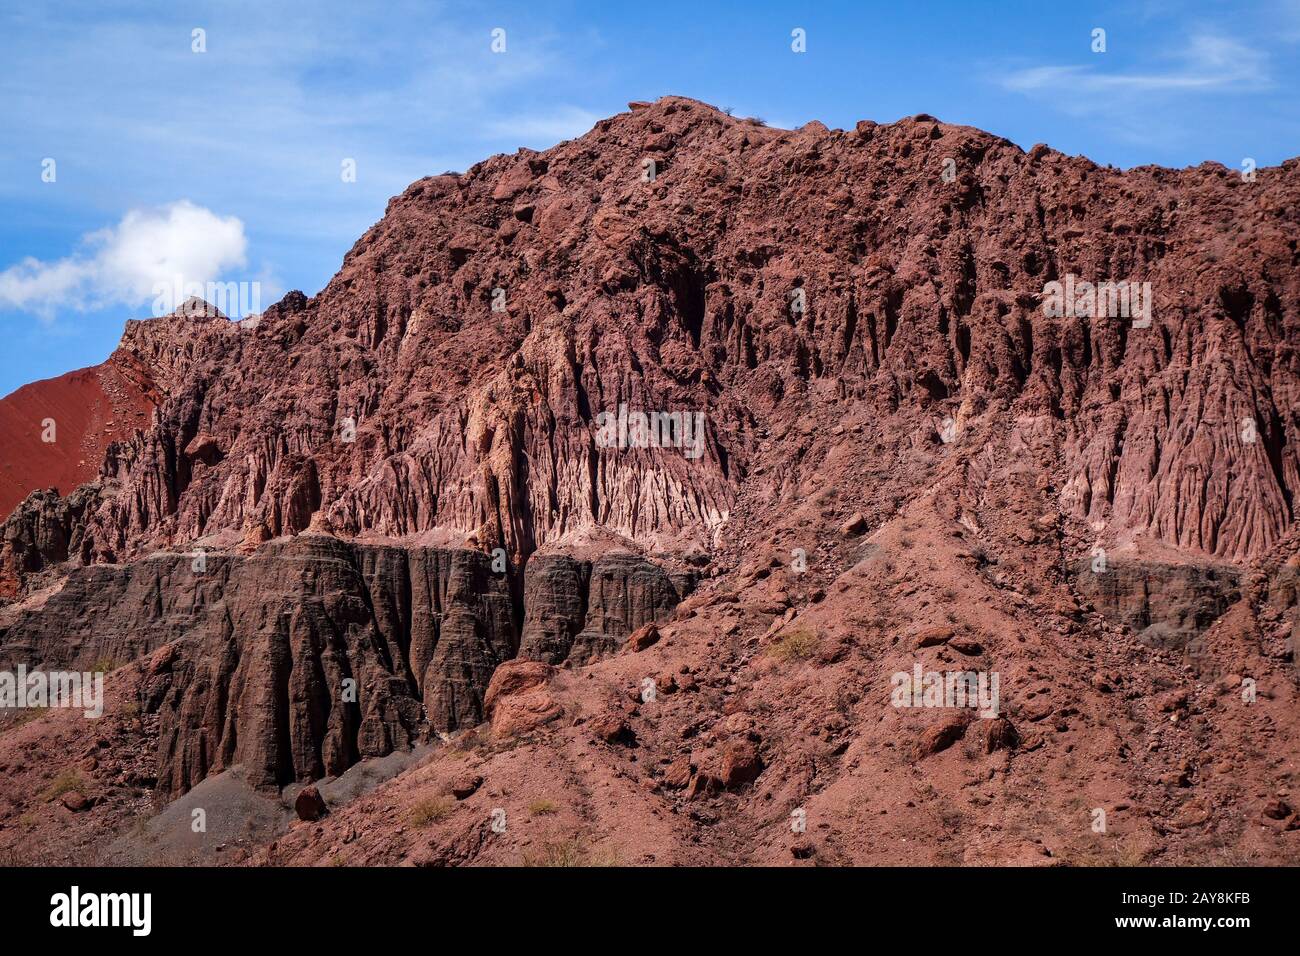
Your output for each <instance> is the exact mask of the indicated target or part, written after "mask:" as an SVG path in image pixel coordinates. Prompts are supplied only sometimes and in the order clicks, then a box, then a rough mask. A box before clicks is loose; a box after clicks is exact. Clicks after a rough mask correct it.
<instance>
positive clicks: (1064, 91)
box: [1000, 34, 1271, 96]
mask: <svg viewBox="0 0 1300 956" xmlns="http://www.w3.org/2000/svg"><path fill="white" fill-rule="evenodd" d="M1104 56H1105V55H1104V54H1102V55H1097V56H1096V57H1095V58H1096V59H1097V60H1098V61H1100V60H1102V59H1103V58H1104ZM1171 60H1172V62H1171V64H1170V65H1169V66H1168V68H1166V69H1152V70H1131V71H1119V72H1110V71H1108V70H1106V69H1104V67H1103V66H1102V65H1096V66H1036V67H1030V68H1028V69H1022V70H1014V71H1012V72H1010V73H1007V74H1006V75H1004V76H1003V77H1001V79H1000V82H1001V85H1002V86H1003V87H1004V88H1005V89H1008V90H1012V91H1014V92H1017V93H1051V94H1055V95H1067V96H1080V95H1087V94H1093V93H1156V92H1172V93H1176V92H1195V91H1203V92H1204V91H1212V90H1257V89H1263V88H1265V87H1267V86H1269V85H1270V82H1271V81H1270V79H1269V75H1268V55H1267V54H1266V53H1264V52H1263V51H1261V50H1258V49H1256V48H1254V47H1251V46H1247V45H1246V44H1244V43H1240V42H1238V41H1236V40H1234V39H1232V38H1230V37H1221V36H1211V35H1209V34H1200V35H1198V36H1194V37H1192V38H1191V40H1190V41H1189V42H1188V44H1187V46H1186V47H1185V48H1184V49H1182V50H1180V51H1179V52H1178V53H1177V54H1176V55H1174V56H1173V57H1172V58H1171Z"/></svg>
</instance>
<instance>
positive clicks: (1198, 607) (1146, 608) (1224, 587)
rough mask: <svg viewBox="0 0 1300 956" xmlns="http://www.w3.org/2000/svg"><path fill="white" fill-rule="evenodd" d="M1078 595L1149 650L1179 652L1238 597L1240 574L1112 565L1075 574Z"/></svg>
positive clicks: (1227, 569) (1225, 569) (1222, 569)
mask: <svg viewBox="0 0 1300 956" xmlns="http://www.w3.org/2000/svg"><path fill="white" fill-rule="evenodd" d="M1077 581H1078V585H1079V592H1080V593H1081V594H1082V595H1084V596H1085V597H1087V598H1088V599H1089V600H1090V601H1091V602H1092V603H1093V604H1094V605H1095V606H1096V607H1097V609H1098V610H1099V611H1101V612H1102V613H1103V614H1105V615H1106V616H1107V617H1108V618H1110V619H1111V620H1113V621H1117V622H1119V623H1121V624H1124V625H1126V626H1127V627H1129V628H1131V629H1132V630H1133V631H1134V632H1136V633H1137V634H1138V636H1139V638H1141V640H1142V641H1144V642H1145V643H1147V644H1149V645H1151V646H1152V647H1159V648H1164V649H1176V650H1182V649H1184V648H1186V647H1187V646H1188V645H1189V644H1190V643H1191V642H1192V641H1194V640H1195V639H1196V638H1197V637H1199V636H1200V635H1201V634H1202V633H1203V632H1204V631H1205V629H1206V628H1208V627H1209V626H1210V625H1211V624H1213V623H1214V622H1215V621H1216V620H1218V618H1219V617H1220V616H1221V615H1222V614H1223V613H1224V611H1226V610H1227V609H1228V608H1229V606H1231V605H1232V603H1233V602H1234V601H1236V600H1237V599H1238V598H1239V597H1240V589H1239V583H1240V572H1239V571H1238V570H1237V569H1236V568H1234V567H1231V566H1229V565H1217V566H1216V565H1192V564H1184V565H1174V564H1163V563H1157V562H1140V563H1139V562H1126V561H1111V562H1109V563H1108V564H1107V567H1106V570H1105V571H1104V572H1103V573H1096V572H1094V571H1093V570H1092V569H1091V564H1090V563H1089V564H1085V565H1082V566H1081V567H1080V568H1079V570H1078V572H1077Z"/></svg>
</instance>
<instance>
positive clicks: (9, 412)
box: [0, 356, 154, 516]
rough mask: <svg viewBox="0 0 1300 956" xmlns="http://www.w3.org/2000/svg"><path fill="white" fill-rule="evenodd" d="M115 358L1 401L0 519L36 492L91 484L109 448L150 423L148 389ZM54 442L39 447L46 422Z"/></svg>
mask: <svg viewBox="0 0 1300 956" xmlns="http://www.w3.org/2000/svg"><path fill="white" fill-rule="evenodd" d="M142 381H144V382H147V380H144V379H142V378H141V376H140V375H138V374H136V373H135V372H134V370H133V369H131V368H130V367H129V366H127V365H126V363H125V362H124V361H122V360H120V359H119V358H118V357H117V356H114V357H113V358H110V359H109V360H108V361H107V362H104V363H103V364H102V365H95V366H92V367H90V368H83V369H78V370H77V371H75V372H68V373H66V374H64V375H60V376H58V377H57V378H48V379H44V380H43V381H39V382H32V383H31V384H30V385H24V386H23V387H22V388H20V389H18V390H17V391H15V392H13V393H11V394H9V395H7V396H5V397H4V398H0V447H3V448H4V449H5V455H4V459H3V460H0V515H6V516H7V515H8V514H10V512H12V511H13V510H14V508H15V507H16V506H17V505H18V503H19V502H21V501H22V500H23V499H24V498H25V497H27V495H28V494H29V493H30V492H32V491H34V490H36V489H37V488H57V489H58V490H59V492H60V493H61V494H67V493H68V492H70V491H72V490H73V489H74V488H76V487H77V486H78V485H80V484H83V483H84V482H87V481H92V480H94V478H95V476H96V475H97V474H98V473H99V465H100V463H101V462H102V461H103V460H104V450H105V449H106V448H107V447H108V446H109V444H110V443H111V442H114V441H120V440H122V439H125V438H128V437H129V436H130V435H131V433H132V432H134V431H135V430H136V429H139V428H144V427H145V426H147V425H148V423H149V413H150V412H151V411H152V410H153V407H154V405H153V402H152V401H151V400H150V397H149V392H150V391H151V389H150V387H149V386H148V385H147V384H142ZM47 419H48V420H52V421H53V423H54V429H53V438H54V441H50V442H46V441H42V434H43V433H44V432H45V431H46V425H45V422H46V420H47Z"/></svg>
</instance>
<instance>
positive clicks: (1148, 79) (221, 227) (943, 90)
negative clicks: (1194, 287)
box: [0, 0, 1300, 394]
mask: <svg viewBox="0 0 1300 956" xmlns="http://www.w3.org/2000/svg"><path fill="white" fill-rule="evenodd" d="M496 28H501V29H503V30H505V52H503V53H494V52H493V51H492V49H491V44H492V31H493V30H494V29H496ZM796 28H801V29H803V30H804V31H806V38H807V41H806V46H807V49H806V52H804V53H795V52H793V51H792V49H791V44H792V39H791V31H792V30H794V29H796ZM1096 28H1101V29H1104V30H1105V31H1106V34H1105V42H1106V49H1105V52H1104V53H1095V52H1093V50H1092V46H1093V42H1094V41H1093V30H1094V29H1096ZM195 29H202V30H203V31H205V40H206V51H205V52H202V53H196V52H194V50H193V47H194V39H193V37H194V34H193V31H194V30H195ZM1297 90H1300V0H1266V2H1260V3H1247V2H1202V3H1195V2H1191V3H1173V2H1163V0H1150V2H1141V0H1129V2H1120V3H1100V4H1087V3H1080V4H1073V3H1057V2H1049V0H1042V2H1023V3H992V2H990V3H983V2H971V0H961V2H958V0H952V2H933V3H924V2H919V0H917V2H908V0H904V2H888V3H886V2H874V0H857V2H822V3H777V2H765V0H748V2H735V3H730V2H715V3H703V2H698V0H696V2H691V3H678V2H672V0H659V2H656V3H654V4H643V3H632V2H614V0H601V2H591V3H578V2H570V3H547V2H545V0H533V2H526V3H438V2H429V0H420V2H410V3H408V2H404V0H386V2H381V3H373V4H372V3H366V2H364V0H351V2H335V0H320V2H313V3H274V2H270V0H256V2H244V0H223V2H217V3H194V4H185V3H171V2H169V3H161V2H159V3H144V2H119V3H113V4H109V3H103V2H102V0H96V2H79V0H66V2H61V3H59V4H57V5H56V4H50V3H38V4H13V3H11V4H7V5H6V6H5V7H4V8H3V9H2V10H0V103H2V104H3V107H2V109H3V113H2V114H0V115H2V116H3V122H0V334H2V335H3V339H4V341H5V342H6V343H7V347H6V348H4V349H2V350H0V394H6V393H8V392H9V391H12V390H13V389H14V388H16V387H17V386H19V385H21V384H23V383H25V382H28V381H32V380H34V379H37V378H43V377H47V376H50V375H56V374H59V373H61V372H64V371H68V370H70V369H73V368H78V367H81V366H85V365H89V364H93V363H96V362H99V361H102V360H103V359H104V358H105V357H106V356H107V355H108V353H109V352H110V351H112V349H113V347H114V346H115V344H116V342H117V340H118V337H119V336H120V334H121V329H122V324H123V322H124V321H125V320H126V319H127V318H131V317H143V316H148V315H150V314H152V310H153V308H154V307H155V305H156V300H157V295H156V292H157V290H155V289H153V288H152V286H153V285H154V282H155V280H157V279H159V278H160V277H165V281H171V277H172V276H174V275H182V274H183V275H184V276H185V279H186V280H187V281H190V280H197V281H200V282H204V281H208V280H221V281H231V282H244V283H249V284H250V288H251V283H259V286H258V288H259V289H260V293H261V304H262V306H265V305H269V304H270V303H271V302H273V301H275V299H277V298H278V297H279V295H280V294H282V293H283V292H284V291H287V290H288V289H292V288H301V289H302V290H304V291H305V292H307V293H308V294H313V293H315V292H316V291H318V290H319V289H320V288H321V286H323V285H324V284H325V282H326V281H328V279H329V277H330V276H331V275H332V274H333V273H334V272H335V270H336V269H337V268H338V266H339V263H340V261H341V259H342V257H343V254H344V253H345V252H346V251H347V249H348V248H349V247H350V246H351V245H352V243H353V242H354V241H355V240H356V239H357V237H359V236H360V235H361V233H362V232H363V231H364V230H365V229H366V228H367V227H368V226H370V225H371V224H372V223H373V222H374V221H375V220H377V219H378V218H379V217H380V216H382V215H383V211H384V206H385V203H386V202H387V200H388V198H389V197H390V196H392V195H393V194H395V193H397V192H400V191H401V190H402V189H403V188H404V187H405V186H406V185H407V184H408V183H409V182H411V181H413V180H415V179H418V178H419V177H421V176H424V175H429V174H432V173H438V172H443V171H445V170H449V169H454V170H462V169H465V168H466V167H468V166H470V165H472V164H473V163H475V162H477V161H478V160H480V159H482V158H484V157H486V156H488V155H491V154H492V153H496V152H502V151H513V150H514V149H516V148H517V147H519V146H531V147H535V148H545V147H547V146H550V145H553V144H554V143H555V142H557V141H559V140H561V139H566V138H569V137H572V136H575V135H578V134H581V133H583V132H585V131H586V130H587V129H589V128H590V127H591V125H592V124H593V123H594V122H595V121H596V120H597V119H600V118H601V117H604V116H607V115H609V114H611V113H615V112H618V111H620V110H623V109H626V104H627V101H628V100H632V99H653V98H655V97H657V96H660V95H663V94H666V93H677V94H682V95H686V96H693V97H696V98H698V99H702V100H705V101H707V102H711V103H713V104H715V105H717V106H723V107H731V108H732V109H733V110H734V111H735V113H736V114H737V115H741V116H761V117H763V118H764V119H765V120H766V121H767V122H768V123H769V124H771V125H774V126H785V127H792V126H798V125H800V124H802V123H805V122H807V121H809V120H812V119H820V120H821V121H823V122H825V123H826V124H827V125H828V126H831V127H846V128H847V127H851V126H852V125H853V124H854V123H855V122H856V121H857V120H859V119H874V120H877V121H880V122H889V121H892V120H895V119H898V118H899V117H901V116H907V115H911V114H913V113H918V112H926V113H932V114H934V115H936V116H938V117H939V118H940V119H943V120H945V121H948V122H954V123H966V124H970V125H973V126H979V127H982V128H984V129H987V130H989V131H991V132H993V133H997V134H999V135H1002V136H1006V137H1008V138H1009V139H1011V140H1013V141H1015V142H1016V143H1018V144H1020V145H1021V146H1023V147H1026V148H1027V147H1029V146H1031V145H1033V144H1034V143H1037V142H1046V143H1049V144H1051V145H1052V146H1054V147H1056V148H1057V149H1060V150H1062V151H1064V152H1066V153H1082V154H1084V155H1087V156H1089V157H1091V158H1092V159H1094V160H1096V161H1097V162H1101V163H1113V164H1115V165H1117V166H1124V167H1128V166H1134V165H1140V164H1145V163H1159V164H1163V165H1169V166H1185V165H1195V164H1197V163H1199V162H1202V161H1204V160H1207V159H1212V160H1217V161H1219V162H1222V163H1224V164H1225V165H1228V166H1231V167H1234V168H1238V167H1240V165H1241V162H1242V160H1243V159H1244V158H1246V157H1250V158H1252V159H1254V160H1255V161H1256V162H1257V163H1258V164H1259V165H1260V166H1266V165H1274V164H1276V163H1278V162H1280V161H1281V160H1283V159H1286V158H1288V157H1291V156H1294V155H1297V154H1300V146H1298V145H1297V144H1298V143H1300V101H1297V98H1296V95H1295V93H1296V91H1297ZM49 159H52V160H54V165H53V181H46V179H48V178H49V175H48V169H49V166H48V164H47V163H46V162H45V161H46V160H49ZM346 159H351V160H354V161H355V164H356V177H355V182H345V181H344V179H343V176H342V175H341V171H342V164H343V162H344V160H346Z"/></svg>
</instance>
